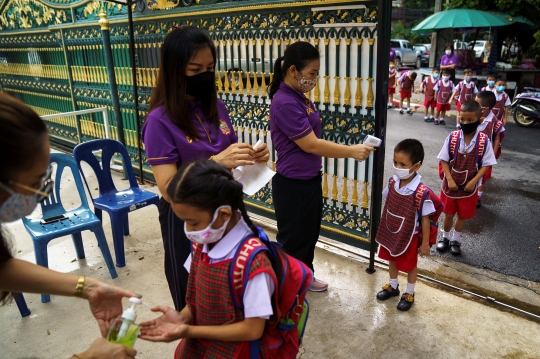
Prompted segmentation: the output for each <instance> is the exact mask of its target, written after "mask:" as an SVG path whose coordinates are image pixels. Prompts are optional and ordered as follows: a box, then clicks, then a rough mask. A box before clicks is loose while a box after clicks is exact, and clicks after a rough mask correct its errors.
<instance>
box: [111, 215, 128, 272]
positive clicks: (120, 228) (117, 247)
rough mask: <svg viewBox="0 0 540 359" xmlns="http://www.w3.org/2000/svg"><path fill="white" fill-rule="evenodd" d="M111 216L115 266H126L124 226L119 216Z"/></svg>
mask: <svg viewBox="0 0 540 359" xmlns="http://www.w3.org/2000/svg"><path fill="white" fill-rule="evenodd" d="M109 215H110V216H111V227H112V234H113V242H114V254H115V256H116V266H117V267H123V266H125V265H126V256H125V254H124V224H123V220H122V218H120V215H117V214H116V213H109Z"/></svg>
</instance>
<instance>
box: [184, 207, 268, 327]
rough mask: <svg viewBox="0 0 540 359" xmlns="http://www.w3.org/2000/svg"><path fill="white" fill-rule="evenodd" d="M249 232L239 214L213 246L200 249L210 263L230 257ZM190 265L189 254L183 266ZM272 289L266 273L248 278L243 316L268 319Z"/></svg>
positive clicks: (187, 266)
mask: <svg viewBox="0 0 540 359" xmlns="http://www.w3.org/2000/svg"><path fill="white" fill-rule="evenodd" d="M238 213H240V212H238ZM250 233H253V232H252V230H251V229H250V228H249V227H248V225H247V224H246V222H244V219H243V218H242V216H241V215H240V220H239V221H238V223H237V224H236V225H235V226H234V227H233V228H232V229H231V230H230V231H229V233H227V234H226V235H225V236H224V237H223V238H221V240H220V241H219V242H217V243H216V245H215V246H214V248H212V249H211V250H209V246H208V244H205V245H204V246H203V250H202V251H203V253H206V254H208V258H209V263H210V264H213V263H217V262H221V261H224V260H227V259H232V258H233V257H234V254H235V253H236V250H237V249H238V246H239V245H240V241H241V240H242V239H243V238H244V237H246V236H247V235H248V234H250ZM190 267H191V254H190V255H189V257H188V258H187V260H186V262H185V263H184V268H186V269H187V271H188V272H189V270H190ZM274 289H275V286H274V281H273V280H272V278H271V277H270V275H269V274H268V273H264V272H263V273H259V274H257V275H256V276H254V277H253V278H251V279H250V280H248V282H247V285H246V290H245V292H244V318H262V319H267V320H268V319H270V316H271V315H272V314H273V313H274V310H273V309H272V294H273V293H274Z"/></svg>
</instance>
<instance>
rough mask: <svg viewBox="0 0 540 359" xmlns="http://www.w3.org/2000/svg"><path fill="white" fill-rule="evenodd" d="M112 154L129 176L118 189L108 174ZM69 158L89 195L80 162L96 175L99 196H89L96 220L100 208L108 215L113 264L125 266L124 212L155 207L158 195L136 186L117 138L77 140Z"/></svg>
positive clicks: (125, 230)
mask: <svg viewBox="0 0 540 359" xmlns="http://www.w3.org/2000/svg"><path fill="white" fill-rule="evenodd" d="M97 151H101V159H100V160H101V161H100V160H98V158H97V157H96V155H94V152H97ZM115 153H119V154H120V155H121V156H122V161H123V164H124V171H125V174H126V175H127V177H128V179H129V187H130V188H128V189H126V190H122V191H118V190H117V189H116V187H115V186H114V182H113V179H112V174H111V159H112V157H113V156H114V154H115ZM73 157H75V161H77V165H78V166H79V170H80V171H81V173H82V176H83V179H84V182H85V183H86V187H87V188H88V192H89V193H90V196H91V197H92V194H91V192H90V188H89V187H88V182H87V181H86V178H85V177H84V172H83V170H82V167H81V162H82V161H84V162H86V163H88V164H89V165H90V167H92V169H93V170H94V172H95V174H96V177H97V181H98V187H99V197H98V198H93V197H92V201H93V202H94V211H95V213H96V215H97V216H98V217H99V218H100V219H101V211H102V210H103V211H106V212H107V213H108V214H109V216H110V218H111V227H112V233H113V241H114V252H115V255H116V265H117V266H118V267H123V266H125V265H126V258H125V254H124V235H126V236H127V235H129V221H128V213H129V212H132V211H134V210H137V209H140V208H143V207H146V206H149V205H152V204H154V205H156V206H158V205H159V196H158V195H157V194H155V193H152V192H150V191H145V190H142V189H140V188H139V185H138V184H137V179H136V178H135V173H134V172H133V167H132V166H131V159H130V158H129V155H128V153H127V150H126V148H125V147H124V145H122V144H121V143H120V142H118V141H115V140H110V139H101V140H93V141H88V142H85V143H81V144H79V145H77V146H76V147H75V149H74V150H73Z"/></svg>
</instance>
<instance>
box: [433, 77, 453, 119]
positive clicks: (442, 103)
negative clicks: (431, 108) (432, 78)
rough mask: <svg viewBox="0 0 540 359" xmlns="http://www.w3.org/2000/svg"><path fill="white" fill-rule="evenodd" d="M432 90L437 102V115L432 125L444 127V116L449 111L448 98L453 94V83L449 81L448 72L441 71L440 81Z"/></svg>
mask: <svg viewBox="0 0 540 359" xmlns="http://www.w3.org/2000/svg"><path fill="white" fill-rule="evenodd" d="M433 89H434V90H435V99H436V101H437V114H436V116H435V120H434V121H433V124H435V125H446V122H444V116H446V111H448V110H450V96H451V95H452V93H453V92H454V83H453V82H452V81H450V71H448V70H447V69H444V70H443V71H442V79H441V80H439V81H437V84H436V85H435V87H434V88H433Z"/></svg>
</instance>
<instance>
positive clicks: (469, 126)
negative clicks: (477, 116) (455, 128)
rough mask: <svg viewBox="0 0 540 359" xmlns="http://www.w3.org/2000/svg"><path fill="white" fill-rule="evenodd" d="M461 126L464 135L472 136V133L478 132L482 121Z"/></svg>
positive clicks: (461, 124)
mask: <svg viewBox="0 0 540 359" xmlns="http://www.w3.org/2000/svg"><path fill="white" fill-rule="evenodd" d="M460 126H461V130H462V131H463V133H464V134H466V135H470V134H471V133H473V132H474V131H476V129H477V128H478V126H480V121H476V122H473V123H460Z"/></svg>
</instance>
